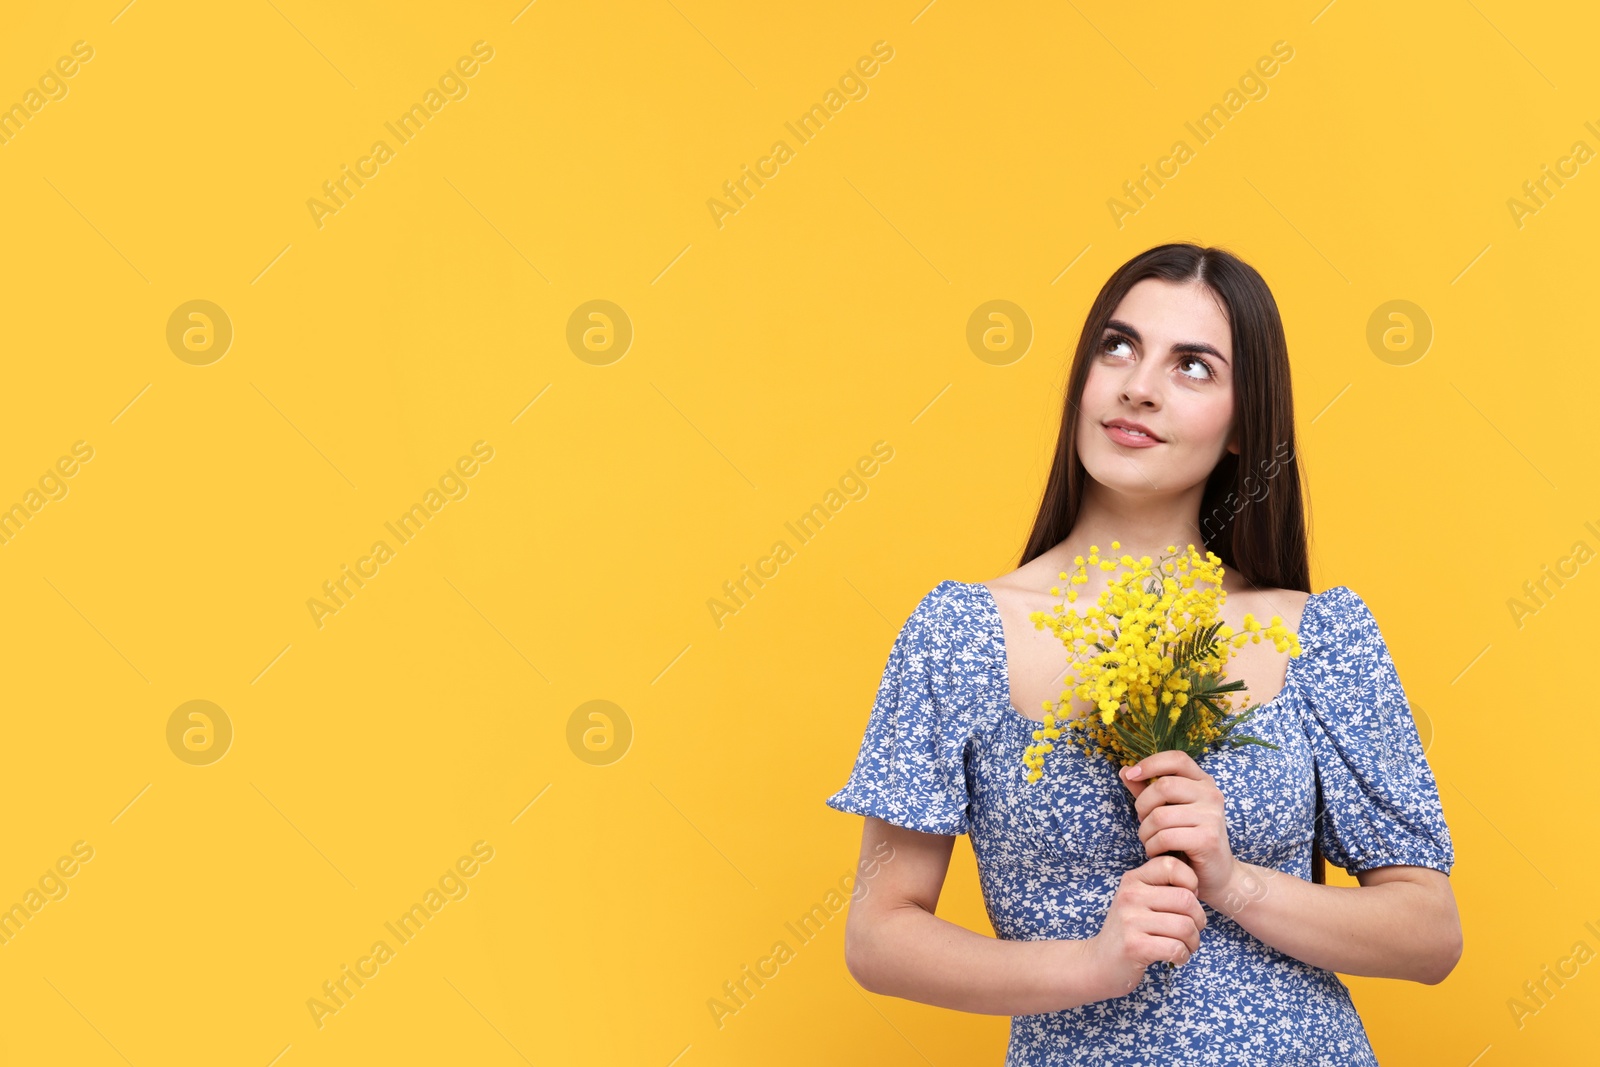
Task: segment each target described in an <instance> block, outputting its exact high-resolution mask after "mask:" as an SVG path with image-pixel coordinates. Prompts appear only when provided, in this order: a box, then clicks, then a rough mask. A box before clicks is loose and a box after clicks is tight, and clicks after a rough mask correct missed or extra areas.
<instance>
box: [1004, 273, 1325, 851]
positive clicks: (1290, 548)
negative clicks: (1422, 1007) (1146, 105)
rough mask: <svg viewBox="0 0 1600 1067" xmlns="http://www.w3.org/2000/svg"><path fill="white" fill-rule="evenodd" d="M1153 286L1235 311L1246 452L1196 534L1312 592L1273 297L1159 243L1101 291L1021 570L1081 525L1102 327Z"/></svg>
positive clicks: (1236, 407)
mask: <svg viewBox="0 0 1600 1067" xmlns="http://www.w3.org/2000/svg"><path fill="white" fill-rule="evenodd" d="M1145 278H1161V279H1164V280H1166V281H1169V282H1177V283H1185V282H1199V283H1201V284H1203V285H1205V286H1206V287H1208V288H1209V289H1210V290H1211V291H1212V292H1214V293H1215V294H1216V295H1217V297H1218V299H1220V300H1221V301H1222V303H1223V306H1224V307H1225V308H1226V309H1227V312H1228V321H1229V326H1230V328H1231V331H1232V337H1233V368H1234V379H1233V380H1234V390H1233V420H1234V426H1235V427H1236V428H1237V430H1238V435H1239V452H1238V454H1237V455H1235V454H1234V453H1232V452H1228V453H1225V454H1224V455H1223V457H1222V459H1221V460H1219V461H1218V463H1217V465H1216V467H1215V469H1213V470H1212V472H1211V474H1210V476H1209V477H1208V478H1207V479H1206V486H1205V490H1204V493H1203V496H1202V498H1201V504H1200V523H1199V525H1198V526H1197V527H1196V530H1197V532H1198V533H1199V535H1200V544H1202V545H1203V546H1204V548H1205V549H1207V550H1209V551H1212V552H1215V553H1216V554H1217V557H1218V558H1219V559H1221V560H1222V563H1223V566H1225V567H1226V568H1227V569H1228V570H1231V571H1235V572H1237V573H1238V574H1239V576H1240V577H1241V578H1243V579H1244V581H1245V583H1246V585H1247V586H1249V587H1250V588H1256V589H1273V588H1276V589H1297V590H1299V591H1300V592H1303V593H1310V592H1311V563H1310V556H1309V551H1308V547H1307V540H1306V517H1305V492H1304V483H1303V478H1302V471H1301V468H1300V462H1299V452H1300V450H1299V447H1298V445H1297V444H1296V441H1295V432H1294V398H1293V395H1292V392H1291V389H1290V383H1289V348H1288V343H1287V341H1286V340H1285V339H1284V333H1283V320H1282V318H1281V317H1280V316H1279V314H1278V304H1277V301H1275V300H1273V298H1272V291H1271V290H1270V289H1268V288H1267V283H1266V281H1265V280H1264V279H1263V278H1262V277H1261V275H1260V274H1259V273H1257V272H1256V270H1255V268H1254V267H1251V266H1250V265H1249V264H1247V263H1245V262H1244V261H1243V260H1241V259H1239V258H1238V257H1237V256H1235V255H1233V254H1232V253H1231V252H1227V251H1225V250H1223V249H1221V248H1201V247H1200V246H1199V245H1194V244H1185V243H1174V244H1164V245H1159V246H1157V247H1155V248H1152V249H1150V250H1148V251H1146V252H1141V253H1140V254H1139V255H1137V256H1135V257H1133V258H1132V259H1130V260H1128V262H1126V263H1124V264H1123V265H1122V266H1121V267H1119V268H1117V270H1116V272H1115V273H1114V274H1112V275H1111V277H1110V278H1109V279H1108V280H1107V281H1106V283H1105V285H1104V286H1102V287H1101V289H1100V293H1099V295H1098V296H1096V297H1095V300H1094V304H1093V305H1092V306H1091V307H1090V308H1089V314H1088V317H1087V318H1086V319H1085V320H1084V324H1083V332H1082V333H1081V334H1080V335H1079V336H1078V347H1077V351H1076V352H1075V353H1074V355H1073V359H1072V368H1071V371H1070V373H1069V376H1068V379H1067V393H1066V402H1065V403H1064V404H1063V405H1062V411H1061V436H1060V438H1059V440H1058V441H1057V442H1056V452H1055V459H1054V461H1053V463H1052V464H1051V467H1050V477H1049V479H1048V480H1047V481H1046V482H1045V488H1044V496H1043V500H1042V501H1041V503H1040V505H1039V514H1038V517H1037V518H1036V519H1035V520H1034V523H1033V531H1032V532H1031V533H1030V534H1029V535H1028V540H1027V544H1026V545H1025V546H1024V548H1023V551H1022V560H1021V562H1022V563H1028V562H1029V561H1030V560H1033V559H1035V558H1037V557H1038V556H1040V555H1042V554H1043V553H1044V552H1046V551H1047V550H1049V549H1051V548H1054V547H1055V546H1056V545H1058V544H1060V543H1061V542H1062V541H1064V540H1066V538H1067V537H1068V535H1069V534H1071V532H1072V527H1073V525H1074V524H1075V523H1076V522H1077V520H1078V511H1079V509H1080V508H1081V507H1082V504H1083V495H1084V485H1085V482H1086V481H1087V480H1088V472H1087V471H1086V470H1085V469H1084V466H1083V462H1082V460H1080V459H1079V458H1078V447H1077V439H1078V419H1079V416H1080V411H1079V404H1080V402H1081V401H1082V399H1083V386H1084V382H1085V381H1087V380H1088V377H1089V368H1090V366H1091V365H1092V363H1093V361H1094V355H1095V352H1096V351H1097V350H1098V348H1099V344H1100V339H1101V336H1102V335H1103V334H1104V333H1105V329H1106V322H1107V321H1108V320H1109V319H1110V318H1111V316H1112V314H1113V313H1114V312H1115V311H1116V309H1117V305H1118V304H1120V303H1121V302H1122V298H1123V297H1124V296H1126V295H1127V293H1128V290H1129V289H1131V288H1133V286H1134V285H1135V284H1136V283H1137V282H1139V281H1142V280H1143V279H1145ZM1319 800H1320V797H1319ZM1318 814H1319V816H1320V814H1321V813H1320V812H1319V813H1318ZM1311 866H1312V881H1314V882H1317V883H1323V882H1324V865H1323V856H1322V853H1321V850H1320V849H1318V848H1316V847H1315V835H1313V848H1312V862H1311Z"/></svg>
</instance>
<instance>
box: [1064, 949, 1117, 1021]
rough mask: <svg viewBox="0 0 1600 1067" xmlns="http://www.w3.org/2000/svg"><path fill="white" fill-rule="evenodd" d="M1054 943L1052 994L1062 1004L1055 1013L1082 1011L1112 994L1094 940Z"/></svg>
mask: <svg viewBox="0 0 1600 1067" xmlns="http://www.w3.org/2000/svg"><path fill="white" fill-rule="evenodd" d="M1051 944H1052V945H1053V946H1054V947H1055V953H1054V966H1053V967H1052V968H1051V975H1052V981H1051V991H1052V997H1053V999H1056V1000H1059V1002H1060V1004H1061V1007H1060V1008H1058V1009H1056V1010H1058V1011H1064V1010H1066V1009H1068V1008H1079V1007H1082V1006H1083V1005H1085V1004H1093V1003H1094V1002H1095V1001H1097V1000H1105V999H1106V998H1107V997H1109V996H1111V995H1112V993H1111V992H1110V990H1109V988H1108V987H1109V985H1110V982H1109V981H1108V979H1107V977H1106V974H1105V971H1104V967H1103V965H1102V963H1101V961H1100V956H1099V953H1098V952H1096V951H1095V948H1096V942H1095V939H1094V938H1093V937H1090V938H1085V939H1082V940H1079V939H1075V938H1063V939H1061V940H1058V941H1052V942H1051Z"/></svg>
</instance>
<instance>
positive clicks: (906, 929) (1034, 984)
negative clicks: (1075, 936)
mask: <svg viewBox="0 0 1600 1067" xmlns="http://www.w3.org/2000/svg"><path fill="white" fill-rule="evenodd" d="M1090 944H1091V943H1090V942H1089V941H1077V940H1070V939H1062V940H1049V941H1006V940H1001V939H998V938H993V937H987V936H985V935H983V934H979V933H975V932H974V931H972V930H968V929H967V928H966V927H964V926H959V925H957V924H955V923H952V922H949V921H948V920H945V919H941V918H939V917H938V916H937V915H934V914H933V913H932V912H929V911H926V910H925V909H923V908H922V907H919V906H918V905H916V904H912V903H905V904H902V905H899V906H887V907H879V908H876V909H873V910H872V911H870V912H865V913H863V914H860V915H856V914H852V915H851V916H850V919H849V920H848V922H847V924H846V926H845V963H846V966H848V967H849V969H850V973H851V975H852V976H853V977H854V978H855V980H856V981H857V982H859V983H860V984H861V986H862V988H864V989H867V990H870V991H871V992H874V993H880V994H883V995H885V996H891V997H903V998H905V999H906V1000H915V1001H918V1002H920V1003H923V1004H932V1005H935V1006H937V1007H941V1008H954V1009H956V1010H958V1011H969V1012H976V1013H979V1014H983V1015H1035V1014H1039V1013H1041V1012H1048V1011H1061V1010H1063V1009H1066V1008H1074V1007H1078V1006H1080V1005H1083V1004H1088V1003H1091V1002H1093V1001H1096V1000H1103V999H1105V998H1106V997H1108V996H1111V995H1113V993H1112V992H1110V991H1109V990H1107V989H1106V988H1105V985H1106V983H1105V980H1104V977H1103V976H1102V975H1100V974H1098V973H1096V970H1095V966H1094V964H1093V960H1092V954H1091V952H1090V951H1089V949H1090Z"/></svg>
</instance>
